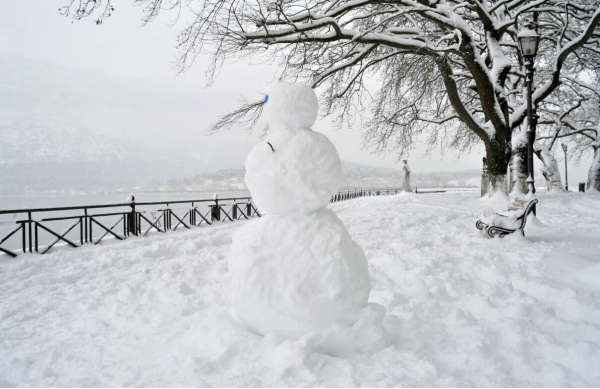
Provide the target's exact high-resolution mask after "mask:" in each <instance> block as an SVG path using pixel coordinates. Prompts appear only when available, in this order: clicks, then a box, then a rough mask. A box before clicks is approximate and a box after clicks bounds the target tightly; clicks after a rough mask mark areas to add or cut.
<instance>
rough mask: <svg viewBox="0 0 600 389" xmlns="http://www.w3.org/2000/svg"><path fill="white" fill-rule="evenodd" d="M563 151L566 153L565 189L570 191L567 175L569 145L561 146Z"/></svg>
mask: <svg viewBox="0 0 600 389" xmlns="http://www.w3.org/2000/svg"><path fill="white" fill-rule="evenodd" d="M561 146H562V149H563V151H564V152H565V189H566V190H567V192H568V191H569V175H568V173H567V145H566V144H564V143H562V144H561Z"/></svg>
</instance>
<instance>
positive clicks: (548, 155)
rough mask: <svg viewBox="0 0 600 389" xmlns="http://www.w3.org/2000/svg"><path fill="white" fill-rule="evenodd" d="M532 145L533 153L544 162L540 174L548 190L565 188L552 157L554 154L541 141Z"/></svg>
mask: <svg viewBox="0 0 600 389" xmlns="http://www.w3.org/2000/svg"><path fill="white" fill-rule="evenodd" d="M533 147H534V152H535V155H537V157H538V158H539V159H540V161H542V163H543V164H544V167H543V169H542V174H543V175H544V178H545V179H546V186H547V187H548V192H550V191H552V190H560V191H564V190H565V189H564V186H563V183H562V180H561V179H560V171H559V170H558V163H557V162H556V158H554V154H552V152H551V151H550V150H548V148H547V147H546V146H545V145H544V144H542V143H539V142H535V143H534V144H533Z"/></svg>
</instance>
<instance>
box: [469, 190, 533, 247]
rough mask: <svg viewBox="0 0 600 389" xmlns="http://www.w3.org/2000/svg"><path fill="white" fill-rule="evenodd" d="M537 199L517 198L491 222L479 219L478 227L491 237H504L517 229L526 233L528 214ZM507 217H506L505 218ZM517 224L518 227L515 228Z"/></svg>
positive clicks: (495, 215) (476, 224) (494, 216)
mask: <svg viewBox="0 0 600 389" xmlns="http://www.w3.org/2000/svg"><path fill="white" fill-rule="evenodd" d="M537 203H538V201H537V199H532V200H529V201H526V200H520V199H515V200H514V201H513V202H512V203H510V204H509V205H508V210H507V211H503V212H498V213H496V214H494V215H493V216H492V217H491V218H492V220H491V222H490V223H489V224H486V223H484V222H482V221H481V220H477V222H476V223H475V226H476V227H477V229H479V230H481V231H484V230H485V232H487V234H488V235H489V236H490V237H492V238H493V237H495V236H499V237H500V238H504V236H506V235H508V234H512V233H513V232H515V231H521V234H523V235H525V232H524V229H525V223H526V222H527V216H529V214H530V213H531V211H532V210H533V206H534V205H535V204H537ZM503 218H506V219H503ZM515 226H516V228H514V227H515Z"/></svg>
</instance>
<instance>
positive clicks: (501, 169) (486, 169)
mask: <svg viewBox="0 0 600 389" xmlns="http://www.w3.org/2000/svg"><path fill="white" fill-rule="evenodd" d="M486 149H487V150H486V151H487V156H486V157H485V158H483V174H482V175H481V195H482V196H484V195H485V194H486V193H487V194H488V195H489V196H493V195H494V193H496V191H498V190H501V191H502V192H504V193H507V182H506V181H507V173H508V164H509V161H510V156H511V153H510V152H507V150H505V148H504V147H501V146H500V145H498V143H497V142H495V143H494V144H493V145H492V146H490V147H487V148H486Z"/></svg>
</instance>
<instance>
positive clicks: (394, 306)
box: [0, 193, 600, 386]
mask: <svg viewBox="0 0 600 389" xmlns="http://www.w3.org/2000/svg"><path fill="white" fill-rule="evenodd" d="M539 198H540V205H539V206H538V213H539V215H540V221H541V222H543V223H544V224H545V225H546V226H544V225H543V224H542V223H541V222H536V221H535V220H534V221H533V222H532V223H531V224H529V225H528V228H527V229H526V232H527V238H522V237H519V236H509V237H507V238H505V239H502V240H501V239H494V240H490V239H487V238H484V237H483V236H482V235H480V234H479V232H478V231H477V230H476V229H475V220H476V218H477V215H478V213H479V209H480V207H481V202H480V201H481V200H480V199H477V198H476V197H475V194H473V193H446V194H430V195H418V196H414V195H413V196H394V197H383V198H362V199H356V200H351V201H346V202H342V203H338V204H334V205H332V209H333V210H334V211H335V212H336V213H337V214H338V215H339V216H340V218H341V219H342V220H343V221H344V223H345V224H346V225H347V227H348V228H349V230H350V233H351V235H352V236H353V237H354V239H355V240H356V241H357V243H358V244H360V245H361V246H362V247H363V249H364V250H365V253H366V255H367V258H368V260H369V266H370V271H371V279H372V284H373V291H372V293H371V298H370V300H371V301H372V302H375V303H378V304H381V305H382V306H383V307H385V309H386V310H387V313H386V314H385V315H384V310H383V309H381V308H379V309H377V308H373V309H371V310H368V311H367V312H366V313H365V315H364V317H363V319H361V321H360V322H358V323H357V324H355V325H354V326H353V328H349V327H333V328H331V329H330V330H328V331H325V332H324V333H319V334H310V335H307V336H305V337H304V338H301V339H300V340H298V341H295V342H290V341H285V342H281V341H279V340H278V339H276V338H274V337H273V336H267V337H265V338H261V337H258V336H255V335H252V334H250V333H247V332H245V331H244V330H242V329H240V328H239V327H238V326H237V325H236V324H235V323H234V322H232V320H231V319H230V316H229V314H228V309H227V302H226V298H225V293H224V288H223V284H222V283H223V280H224V278H225V276H226V273H227V263H226V255H227V251H228V248H229V245H230V242H231V235H232V233H233V231H234V230H235V229H236V228H238V226H239V225H241V224H240V223H238V224H229V225H222V226H217V227H209V228H202V229H195V230H193V231H186V232H176V233H170V234H167V235H156V236H154V237H151V238H144V239H131V240H129V241H127V242H123V243H121V242H118V243H107V244H106V245H104V246H103V247H85V248H82V249H77V250H70V249H64V250H60V251H57V252H55V253H54V254H50V255H46V256H35V255H24V256H21V257H18V258H15V259H7V258H2V259H1V260H0V386H98V385H100V386H275V385H277V386H361V385H362V386H567V385H568V386H599V385H600V368H599V366H600V196H598V195H581V194H570V195H548V194H546V195H540V197H539ZM382 319H383V321H382Z"/></svg>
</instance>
